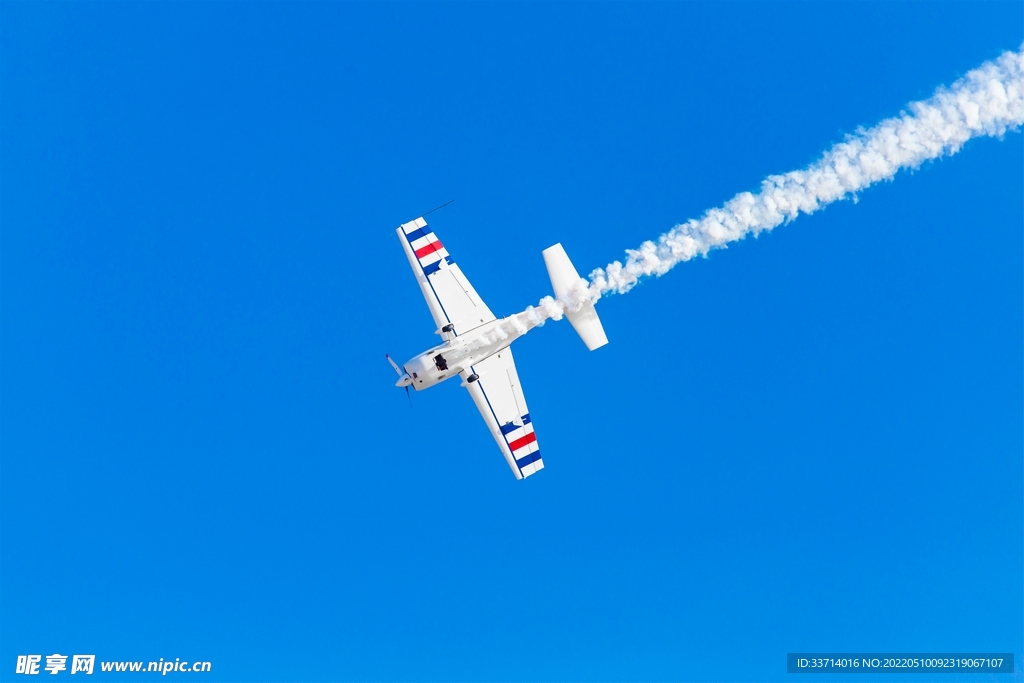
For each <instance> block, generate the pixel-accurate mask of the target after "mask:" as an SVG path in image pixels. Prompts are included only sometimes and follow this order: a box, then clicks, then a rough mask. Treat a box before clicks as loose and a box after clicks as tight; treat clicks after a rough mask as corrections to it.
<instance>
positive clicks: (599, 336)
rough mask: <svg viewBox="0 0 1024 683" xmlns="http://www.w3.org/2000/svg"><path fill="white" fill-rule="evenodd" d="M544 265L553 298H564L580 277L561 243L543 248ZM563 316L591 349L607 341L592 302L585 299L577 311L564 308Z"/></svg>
mask: <svg viewBox="0 0 1024 683" xmlns="http://www.w3.org/2000/svg"><path fill="white" fill-rule="evenodd" d="M543 253H544V265H546V266H547V268H548V277H550V278H551V288H552V289H553V290H554V291H555V298H558V299H562V300H563V301H564V300H565V299H566V297H565V295H566V294H568V293H569V291H570V290H571V289H572V288H573V287H574V286H575V285H576V284H577V283H578V282H579V281H580V280H581V279H582V278H581V277H580V275H579V273H577V272H576V267H575V266H573V265H572V261H570V260H569V255H568V254H566V253H565V249H563V248H562V245H561V244H556V245H555V246H553V247H548V248H547V249H545V250H544V252H543ZM565 317H566V318H568V319H569V323H570V324H572V327H573V329H574V330H576V334H578V335H580V339H582V340H583V343H584V344H586V345H587V348H588V349H590V350H591V351H593V350H594V349H597V348H600V347H602V346H604V345H605V344H607V343H608V337H607V336H606V335H605V333H604V327H602V326H601V319H600V318H598V317H597V311H596V310H594V304H593V303H592V302H590V301H587V302H586V303H585V304H583V307H582V308H580V309H579V310H578V311H569V310H566V312H565Z"/></svg>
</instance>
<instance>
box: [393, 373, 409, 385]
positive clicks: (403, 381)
mask: <svg viewBox="0 0 1024 683" xmlns="http://www.w3.org/2000/svg"><path fill="white" fill-rule="evenodd" d="M410 384H412V377H410V376H409V373H408V372H405V373H402V376H401V377H399V378H398V381H397V382H395V386H396V387H407V386H409V385H410Z"/></svg>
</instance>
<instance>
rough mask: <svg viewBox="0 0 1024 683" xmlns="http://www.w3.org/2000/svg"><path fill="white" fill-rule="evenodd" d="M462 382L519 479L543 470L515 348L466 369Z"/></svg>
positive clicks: (502, 351) (500, 352)
mask: <svg viewBox="0 0 1024 683" xmlns="http://www.w3.org/2000/svg"><path fill="white" fill-rule="evenodd" d="M473 372H475V373H476V374H477V375H479V376H480V379H478V380H477V381H475V382H472V383H469V382H467V381H466V379H467V378H468V377H469V375H470V374H471V373H473ZM462 384H463V386H465V387H466V388H467V389H468V390H469V395H470V396H472V397H473V402H474V403H476V407H477V409H478V410H479V411H480V414H481V415H482V416H483V418H484V422H486V423H487V426H488V428H490V430H491V435H493V436H494V440H495V441H497V442H498V448H500V449H501V452H502V454H503V455H504V456H505V460H507V461H508V466H509V467H511V468H512V474H514V475H516V479H522V478H524V477H528V476H530V475H531V474H533V473H534V472H537V471H538V470H541V469H543V468H544V461H543V460H541V457H540V446H538V445H537V435H536V434H534V432H533V423H532V422H530V411H529V410H528V409H527V407H526V397H524V396H523V388H522V387H521V386H520V384H519V375H518V374H517V373H516V363H515V361H514V360H513V359H512V349H510V348H506V349H503V350H501V351H499V352H498V353H496V354H494V355H493V356H490V357H488V358H486V359H485V360H482V361H480V362H479V363H477V364H476V365H474V366H473V367H472V368H471V369H470V370H465V371H463V372H462Z"/></svg>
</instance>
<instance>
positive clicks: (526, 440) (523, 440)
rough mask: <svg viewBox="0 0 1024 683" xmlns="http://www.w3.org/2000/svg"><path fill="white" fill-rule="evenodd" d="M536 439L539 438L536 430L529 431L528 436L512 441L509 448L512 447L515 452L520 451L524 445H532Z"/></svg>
mask: <svg viewBox="0 0 1024 683" xmlns="http://www.w3.org/2000/svg"><path fill="white" fill-rule="evenodd" d="M536 440H537V435H536V434H535V433H534V432H530V433H529V434H527V435H526V436H524V437H521V438H519V439H516V440H515V441H513V442H512V443H510V444H509V445H508V447H509V448H510V449H511V450H512V451H513V452H515V451H518V450H519V449H520V448H522V447H523V446H529V445H530V444H531V443H533V442H534V441H536Z"/></svg>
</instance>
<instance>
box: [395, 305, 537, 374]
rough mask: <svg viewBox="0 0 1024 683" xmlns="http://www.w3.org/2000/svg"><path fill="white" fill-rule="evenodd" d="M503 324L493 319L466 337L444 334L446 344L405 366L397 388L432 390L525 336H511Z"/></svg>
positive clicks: (436, 347)
mask: <svg viewBox="0 0 1024 683" xmlns="http://www.w3.org/2000/svg"><path fill="white" fill-rule="evenodd" d="M501 323H502V320H501V319H498V320H492V321H491V322H489V323H485V324H483V325H480V326H479V327H477V328H475V329H472V330H470V331H469V332H466V333H463V334H456V332H455V331H454V330H453V331H451V332H442V335H443V336H445V337H446V340H445V343H443V344H440V345H438V346H435V347H433V348H432V349H427V350H426V351H424V352H423V353H421V354H419V355H418V356H415V357H413V358H412V359H411V360H408V361H406V362H405V363H403V364H402V369H403V370H405V374H404V375H402V376H401V377H399V378H398V381H397V382H395V386H399V387H412V388H413V389H415V390H416V391H422V390H423V389H429V388H430V387H432V386H434V385H435V384H439V383H441V382H443V381H445V380H446V379H451V378H452V377H455V376H456V375H458V374H459V373H460V372H462V371H463V370H469V369H470V368H472V367H473V365H475V364H476V363H479V362H480V361H482V360H484V359H485V358H488V357H490V356H493V355H494V354H496V353H498V352H499V351H501V350H502V349H506V348H508V347H509V345H511V344H512V342H514V341H515V340H516V339H518V338H519V337H521V336H522V335H523V334H524V333H522V332H517V333H513V334H511V335H509V334H507V333H506V332H504V331H502V330H500V329H499V328H500V326H501ZM471 379H472V378H471Z"/></svg>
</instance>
